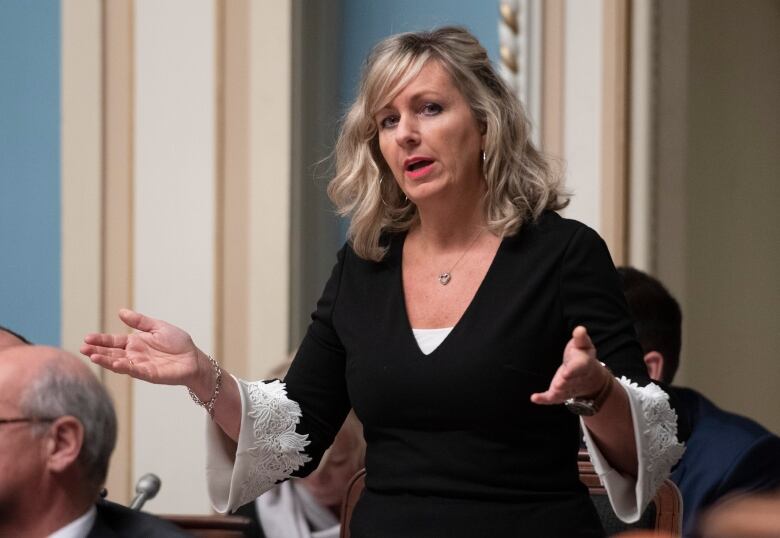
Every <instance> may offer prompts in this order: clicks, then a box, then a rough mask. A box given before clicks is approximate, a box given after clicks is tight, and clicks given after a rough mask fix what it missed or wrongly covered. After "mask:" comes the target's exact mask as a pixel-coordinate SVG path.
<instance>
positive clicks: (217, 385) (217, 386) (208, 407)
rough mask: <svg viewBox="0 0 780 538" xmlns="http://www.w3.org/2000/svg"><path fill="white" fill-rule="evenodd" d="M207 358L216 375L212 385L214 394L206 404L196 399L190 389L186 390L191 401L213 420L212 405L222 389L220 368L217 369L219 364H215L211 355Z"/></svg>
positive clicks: (195, 395)
mask: <svg viewBox="0 0 780 538" xmlns="http://www.w3.org/2000/svg"><path fill="white" fill-rule="evenodd" d="M206 356H207V357H208V358H209V362H210V363H211V366H213V367H214V372H216V374H217V381H216V383H215V385H214V394H212V395H211V399H210V400H209V401H208V402H204V401H203V400H201V399H200V398H198V395H197V394H195V393H194V392H192V389H191V388H189V387H188V388H187V390H188V391H189V393H190V398H192V401H193V402H195V403H196V404H198V405H199V406H201V407H204V408H205V409H206V411H207V412H208V414H209V416H210V417H211V418H212V419H213V418H214V404H215V403H216V402H217V396H219V389H220V387H222V368H220V367H219V364H217V361H216V360H214V358H213V357H212V356H211V355H206Z"/></svg>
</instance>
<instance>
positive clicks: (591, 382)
mask: <svg viewBox="0 0 780 538" xmlns="http://www.w3.org/2000/svg"><path fill="white" fill-rule="evenodd" d="M605 373H606V375H611V374H610V373H609V371H608V370H606V369H605V368H604V367H603V366H602V365H601V363H600V362H599V361H598V360H597V359H596V348H595V346H594V345H593V342H591V340H590V337H589V336H588V331H587V330H586V329H585V327H583V326H581V325H580V326H578V327H576V328H575V329H574V331H573V332H572V335H571V340H569V342H568V343H567V344H566V348H565V349H564V350H563V362H562V363H561V365H560V366H559V367H558V370H557V371H556V372H555V375H554V376H553V378H552V381H551V382H550V386H549V388H548V389H547V390H546V391H544V392H537V393H534V394H532V395H531V401H532V402H533V403H535V404H541V405H553V404H560V403H563V402H565V401H566V400H568V399H569V398H573V397H575V396H586V395H590V394H595V393H596V392H598V391H599V389H601V387H603V386H604V382H605V378H604V375H605Z"/></svg>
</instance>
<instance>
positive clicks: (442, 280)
mask: <svg viewBox="0 0 780 538" xmlns="http://www.w3.org/2000/svg"><path fill="white" fill-rule="evenodd" d="M450 279H452V276H451V275H450V274H449V273H442V274H440V275H439V284H441V285H442V286H446V285H447V284H449V283H450Z"/></svg>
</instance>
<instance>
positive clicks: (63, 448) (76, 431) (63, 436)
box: [46, 415, 84, 473]
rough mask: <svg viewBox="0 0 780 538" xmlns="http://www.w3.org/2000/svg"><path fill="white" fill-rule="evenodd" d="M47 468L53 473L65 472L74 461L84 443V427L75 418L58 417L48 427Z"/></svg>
mask: <svg viewBox="0 0 780 538" xmlns="http://www.w3.org/2000/svg"><path fill="white" fill-rule="evenodd" d="M48 435H49V438H48V439H47V444H46V450H47V454H46V455H47V466H48V468H49V470H50V471H52V472H54V473H62V472H64V471H66V470H67V469H68V468H70V466H71V465H72V464H73V462H74V461H76V460H77V459H78V457H79V453H81V446H82V445H83V443H84V426H83V425H82V424H81V422H79V420H78V419H76V418H75V417H72V416H69V415H66V416H63V417H59V418H58V419H57V420H55V421H54V422H53V423H52V425H51V426H50V427H49V433H48Z"/></svg>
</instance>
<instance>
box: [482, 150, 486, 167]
mask: <svg viewBox="0 0 780 538" xmlns="http://www.w3.org/2000/svg"><path fill="white" fill-rule="evenodd" d="M482 164H485V150H484V149H483V150H482Z"/></svg>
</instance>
